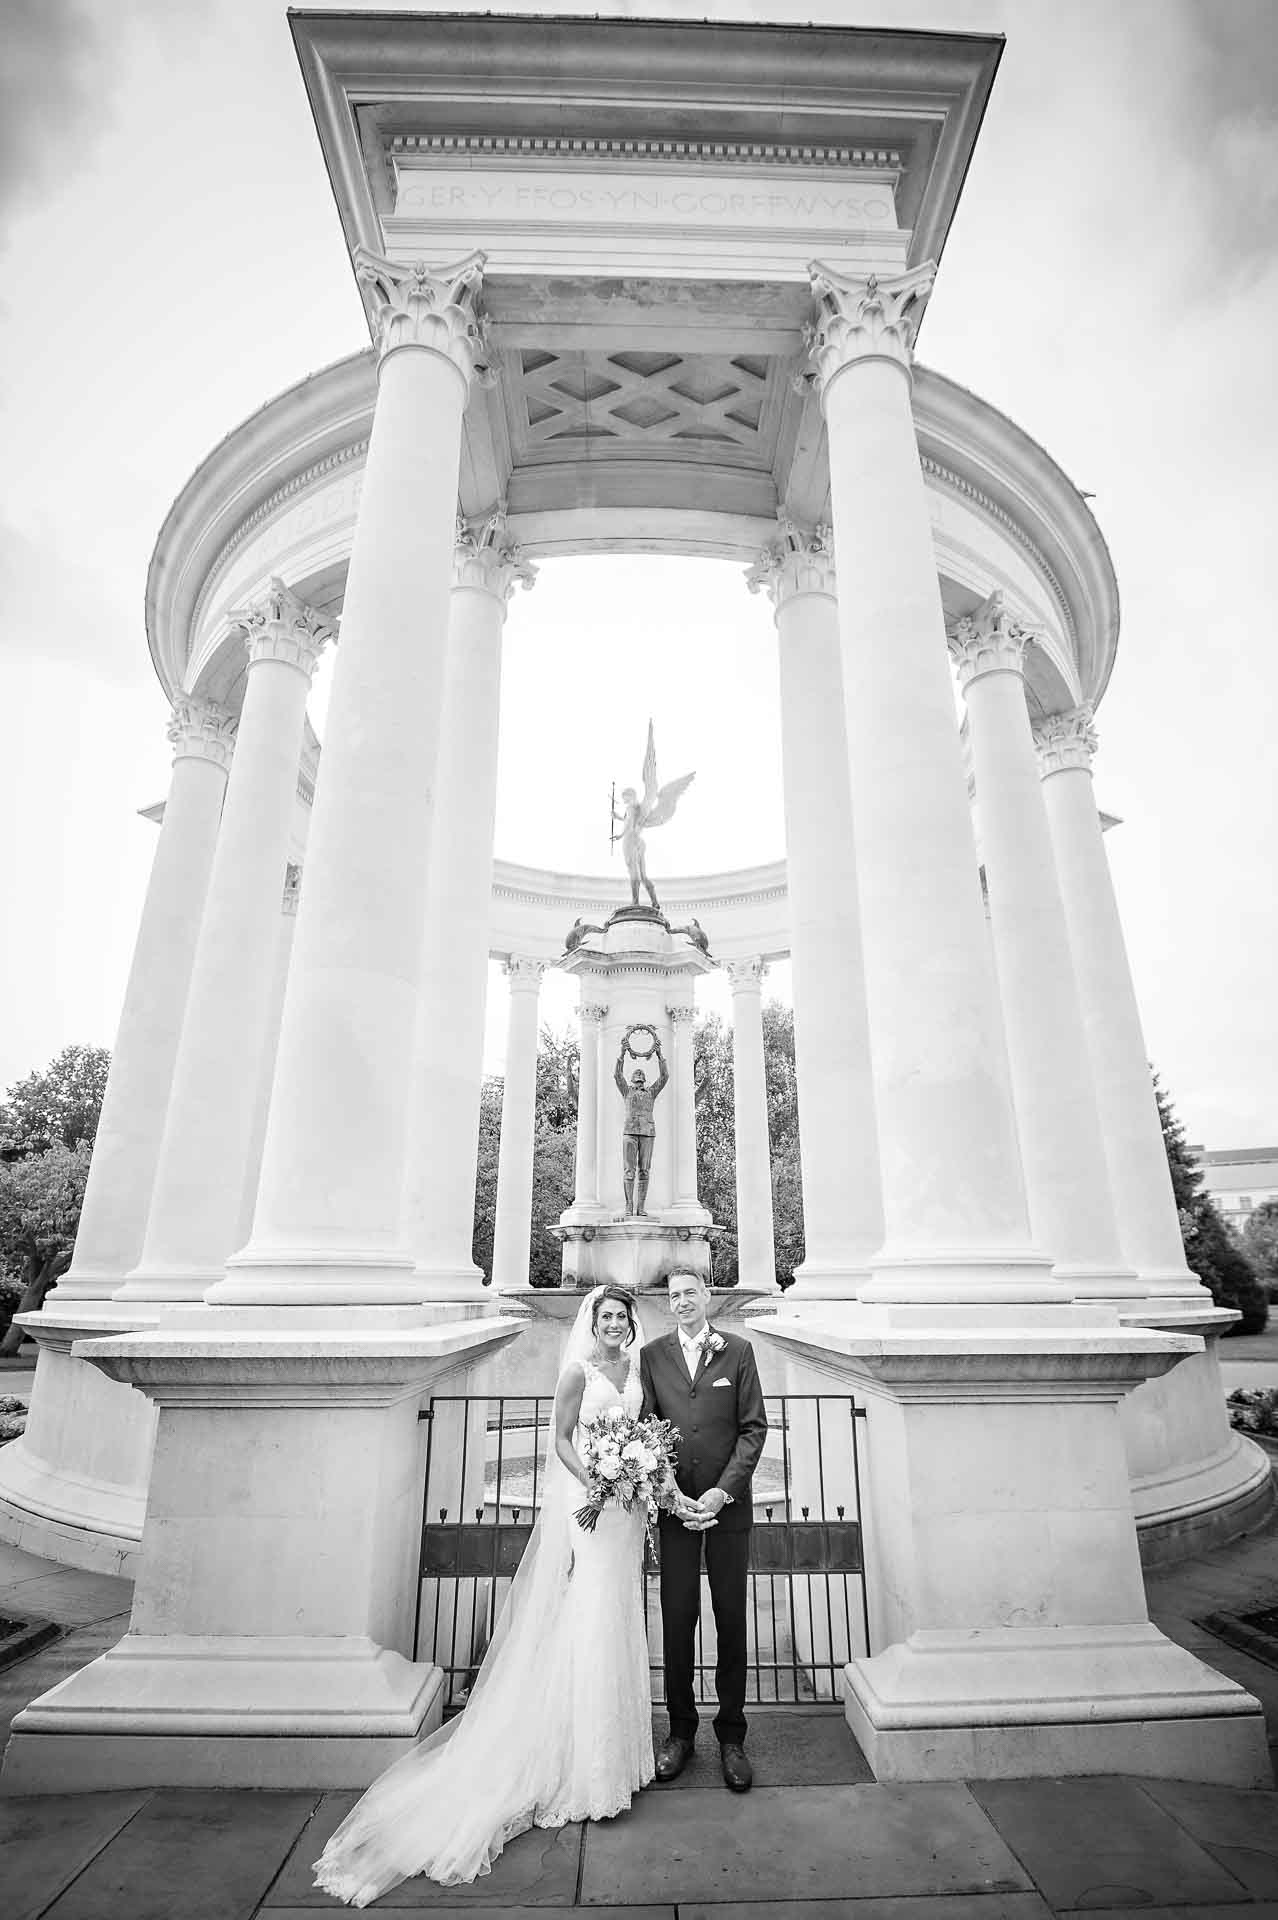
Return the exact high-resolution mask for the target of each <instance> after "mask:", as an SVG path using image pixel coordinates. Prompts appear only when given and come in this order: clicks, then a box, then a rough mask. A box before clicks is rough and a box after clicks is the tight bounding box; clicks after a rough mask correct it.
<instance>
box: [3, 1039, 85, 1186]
mask: <svg viewBox="0 0 1278 1920" xmlns="http://www.w3.org/2000/svg"><path fill="white" fill-rule="evenodd" d="M110 1065H111V1055H110V1052H109V1051H108V1049H107V1048H106V1047H82V1046H72V1047H63V1049H62V1051H61V1053H60V1054H58V1055H57V1057H56V1059H53V1060H51V1061H50V1062H49V1064H48V1066H47V1067H46V1068H45V1070H44V1072H43V1073H29V1074H28V1075H27V1077H26V1079H25V1080H19V1081H17V1082H16V1083H15V1085H13V1086H11V1087H10V1088H9V1091H8V1093H7V1095H6V1096H5V1100H4V1103H3V1104H2V1105H0V1160H22V1159H25V1158H26V1157H27V1156H28V1155H29V1154H33V1153H47V1152H48V1150H49V1148H50V1147H52V1146H63V1147H66V1148H68V1149H71V1148H74V1147H78V1146H79V1145H80V1143H81V1141H87V1142H88V1144H89V1145H90V1146H92V1144H93V1139H94V1136H95V1135H96V1133H97V1130H98V1116H99V1115H100V1113H101V1112H102V1096H103V1094H104V1093H105V1092H106V1081H107V1069H108V1068H109V1067H110Z"/></svg>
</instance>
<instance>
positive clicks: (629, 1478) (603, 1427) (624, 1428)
mask: <svg viewBox="0 0 1278 1920" xmlns="http://www.w3.org/2000/svg"><path fill="white" fill-rule="evenodd" d="M678 1438H679V1430H678V1428H677V1427H673V1426H671V1424H670V1422H669V1421H668V1420H633V1419H632V1418H631V1417H630V1415H629V1414H628V1413H623V1412H622V1410H621V1408H620V1407H610V1408H609V1409H608V1411H607V1412H606V1413H597V1414H595V1415H594V1416H593V1417H592V1418H591V1419H589V1420H583V1421H582V1423H581V1426H580V1427H579V1428H578V1432H577V1452H578V1454H579V1455H580V1457H581V1463H582V1465H583V1466H584V1467H585V1469H586V1472H587V1474H588V1475H589V1476H590V1482H589V1492H590V1498H589V1500H588V1501H587V1502H586V1505H585V1506H584V1507H578V1509H577V1515H576V1518H577V1525H578V1526H579V1527H583V1528H584V1529H585V1531H586V1532H587V1533H593V1532H594V1530H595V1526H596V1524H597V1522H598V1519H599V1516H600V1514H601V1513H602V1512H603V1510H604V1508H605V1507H606V1506H609V1505H612V1506H618V1507H621V1508H622V1509H623V1511H624V1512H626V1513H630V1512H631V1511H632V1509H633V1508H634V1507H635V1506H636V1505H639V1504H642V1506H643V1507H644V1509H645V1512H646V1514H647V1518H648V1524H649V1526H651V1525H652V1522H653V1521H654V1520H655V1519H656V1517H657V1512H658V1509H659V1508H661V1507H664V1506H668V1505H669V1504H670V1501H671V1499H672V1498H673V1495H674V1491H675V1474H674V1461H675V1442H676V1441H677V1440H678Z"/></svg>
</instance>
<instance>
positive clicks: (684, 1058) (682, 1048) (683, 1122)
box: [666, 1006, 771, 1221]
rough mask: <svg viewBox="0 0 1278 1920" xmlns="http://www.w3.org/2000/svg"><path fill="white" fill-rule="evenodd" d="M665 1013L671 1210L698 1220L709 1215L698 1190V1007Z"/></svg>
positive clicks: (678, 1008)
mask: <svg viewBox="0 0 1278 1920" xmlns="http://www.w3.org/2000/svg"><path fill="white" fill-rule="evenodd" d="M666 1013H667V1014H668V1016H669V1019H670V1025H671V1032H672V1035H673V1052H674V1059H673V1061H672V1062H671V1067H670V1081H671V1096H672V1099H671V1104H672V1106H673V1109H674V1112H673V1115H672V1118H673V1122H674V1195H673V1205H672V1208H671V1211H672V1212H676V1213H680V1214H683V1215H684V1216H686V1217H688V1218H691V1219H695V1220H698V1221H702V1220H708V1219H709V1218H710V1215H709V1213H708V1212H707V1211H706V1209H705V1207H703V1206H702V1204H701V1199H700V1196H699V1194H698V1192H697V1081H696V1072H695V1063H694V1059H693V1028H694V1025H695V1022H696V1018H697V1009H696V1007H695V1006H692V1007H667V1008H666ZM770 1193H771V1189H769V1195H770ZM769 1219H771V1215H769Z"/></svg>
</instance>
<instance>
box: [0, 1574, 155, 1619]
mask: <svg viewBox="0 0 1278 1920" xmlns="http://www.w3.org/2000/svg"><path fill="white" fill-rule="evenodd" d="M39 1565H40V1566H41V1567H42V1568H43V1572H41V1573H39V1574H37V1575H35V1576H34V1577H33V1578H30V1579H24V1580H18V1581H15V1582H14V1584H13V1585H12V1586H6V1587H5V1589H4V1611H5V1612H6V1613H16V1614H18V1615H19V1616H20V1617H21V1618H22V1619H24V1620H56V1621H57V1622H58V1623H59V1625H60V1626H68V1627H84V1626H88V1625H90V1624H91V1623H92V1622H93V1621H95V1620H109V1619H111V1618H112V1617H113V1616H114V1615H115V1614H121V1613H122V1614H127V1613H128V1611H129V1608H130V1607H131V1606H132V1605H133V1583H132V1581H130V1580H121V1579H119V1577H118V1576H117V1575H115V1574H113V1573H82V1572H81V1571H80V1570H79V1568H77V1567H63V1568H58V1569H54V1570H52V1571H51V1570H50V1566H49V1562H48V1561H47V1560H42V1561H40V1562H39ZM124 1625H125V1626H127V1625H128V1621H127V1620H126V1621H125V1622H124Z"/></svg>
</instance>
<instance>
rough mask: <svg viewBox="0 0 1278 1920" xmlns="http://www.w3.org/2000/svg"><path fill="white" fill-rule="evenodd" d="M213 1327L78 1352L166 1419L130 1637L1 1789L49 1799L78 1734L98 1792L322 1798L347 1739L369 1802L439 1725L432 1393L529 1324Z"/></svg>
mask: <svg viewBox="0 0 1278 1920" xmlns="http://www.w3.org/2000/svg"><path fill="white" fill-rule="evenodd" d="M216 1327H217V1321H216V1318H215V1319H214V1320H212V1321H211V1322H210V1324H209V1325H208V1326H207V1327H206V1328H205V1329H204V1330H202V1331H201V1330H197V1329H191V1330H188V1331H183V1332H174V1333H163V1332H161V1333H146V1334H135V1335H131V1336H126V1337H123V1338H105V1339H100V1340H91V1341H85V1342H82V1343H80V1344H79V1346H78V1348H77V1350H76V1357H77V1358H78V1359H80V1360H82V1361H87V1362H90V1363H91V1364H93V1365H94V1366H96V1367H98V1368H100V1369H101V1371H102V1372H103V1373H104V1374H105V1375H106V1376H107V1377H108V1378H109V1379H113V1380H119V1381H127V1382H129V1383H131V1384H132V1385H133V1386H135V1387H137V1388H138V1389H140V1391H141V1392H142V1393H144V1394H145V1395H146V1396H147V1397H148V1398H149V1399H150V1400H152V1401H153V1402H154V1403H155V1405H156V1408H157V1413H158V1424H157V1430H156V1444H155V1462H154V1467H153V1471H152V1476H151V1488H150V1498H149V1501H148V1505H147V1514H146V1524H145V1529H144V1533H143V1543H142V1556H141V1563H140V1566H139V1570H138V1579H137V1585H136V1588H135V1591H134V1600H133V1611H132V1617H131V1620H130V1626H129V1631H128V1633H127V1634H126V1636H125V1638H124V1639H123V1640H122V1641H121V1642H120V1643H119V1645H118V1646H116V1647H114V1648H112V1649H111V1650H110V1651H109V1652H108V1653H106V1654H104V1655H102V1656H101V1657H100V1658H99V1659H97V1660H95V1661H93V1662H92V1663H91V1664H90V1665H89V1666H87V1667H85V1668H83V1669H82V1670H81V1671H80V1672H78V1673H76V1674H73V1675H72V1676H71V1677H70V1678H69V1679H67V1680H65V1681H63V1682H61V1683H60V1684H59V1685H58V1686H56V1687H54V1688H52V1689H51V1690H50V1692H48V1693H47V1694H45V1695H43V1696H42V1697H41V1698H39V1699H38V1700H35V1701H33V1702H32V1703H31V1705H30V1706H28V1707H26V1708H25V1709H24V1710H23V1712H22V1714H20V1715H19V1716H18V1719H17V1720H16V1721H15V1723H14V1738H13V1740H12V1742H11V1744H10V1746H9V1748H8V1750H7V1753H6V1759H5V1767H4V1774H3V1783H4V1787H5V1789H6V1791H8V1792H35V1791H41V1790H48V1789H49V1787H50V1785H51V1783H52V1782H53V1781H55V1780H57V1779H58V1778H59V1777H60V1773H59V1767H60V1763H59V1752H60V1748H59V1744H58V1743H59V1742H60V1741H61V1740H64V1739H67V1738H69V1737H75V1738H76V1740H77V1745H76V1747H75V1749H74V1750H73V1756H72V1757H73V1761H74V1768H75V1772H76V1776H77V1778H78V1779H79V1781H80V1782H81V1784H83V1785H86V1786H90V1785H92V1786H97V1787H105V1786H108V1785H109V1786H112V1787H118V1786H125V1785H162V1784H165V1783H166V1782H167V1781H168V1780H169V1779H170V1778H171V1777H172V1775H173V1773H174V1772H175V1771H176V1772H177V1773H178V1774H179V1777H181V1778H183V1779H185V1780H188V1781H192V1780H201V1781H202V1782H203V1783H205V1784H216V1785H220V1786H255V1785H259V1784H262V1783H263V1779H264V1778H267V1779H269V1780H270V1781H271V1784H275V1785H279V1784H285V1781H283V1780H281V1779H280V1773H279V1769H280V1759H279V1756H280V1754H281V1753H284V1754H286V1755H287V1756H288V1770H287V1780H286V1783H287V1784H289V1785H293V1786H300V1785H306V1784H314V1783H316V1782H318V1781H324V1780H328V1781H329V1783H330V1784H331V1779H330V1778H329V1775H328V1773H327V1772H326V1769H327V1768H328V1765H329V1762H328V1761H326V1760H325V1759H324V1757H323V1750H324V1747H325V1744H326V1742H325V1738H324V1737H323V1736H329V1735H336V1736H339V1737H341V1738H342V1739H343V1740H346V1741H349V1742H350V1743H351V1746H350V1756H351V1771H350V1773H349V1775H348V1777H347V1778H346V1780H345V1781H344V1782H343V1784H346V1785H359V1784H361V1783H362V1782H363V1781H365V1780H367V1779H368V1778H370V1777H371V1776H372V1772H373V1771H376V1770H378V1769H379V1768H380V1767H381V1766H382V1765H385V1764H386V1762H387V1761H388V1760H389V1759H391V1758H393V1757H395V1754H396V1753H398V1752H400V1751H403V1750H404V1749H405V1746H406V1744H407V1743H409V1742H411V1741H412V1740H413V1738H415V1737H416V1736H418V1735H419V1734H420V1732H421V1730H422V1728H423V1726H424V1725H426V1724H428V1722H429V1717H430V1715H431V1714H432V1713H434V1714H436V1715H437V1714H438V1712H439V1705H440V1696H439V1675H438V1671H437V1669H434V1668H433V1667H431V1666H429V1665H426V1666H423V1665H420V1664H418V1663H417V1662H415V1660H414V1658H413V1653H414V1649H413V1645H412V1630H413V1619H414V1612H415V1589H416V1577H417V1570H416V1553H417V1546H418V1539H419V1532H420V1527H421V1491H422V1478H421V1476H422V1470H423V1441H422V1437H421V1434H422V1430H421V1428H420V1426H419V1423H418V1420H417V1409H418V1406H419V1404H420V1403H421V1401H422V1399H423V1398H424V1397H425V1396H426V1395H427V1394H428V1393H429V1391H430V1390H431V1388H432V1387H434V1386H436V1385H437V1384H438V1383H439V1382H440V1381H441V1380H444V1379H448V1380H449V1381H450V1384H455V1385H456V1386H457V1387H458V1388H460V1389H461V1390H464V1385H463V1382H464V1377H465V1375H466V1374H467V1373H469V1372H470V1371H471V1370H472V1369H473V1368H474V1367H475V1365H476V1364H477V1363H479V1362H481V1361H483V1360H485V1359H487V1358H489V1357H490V1356H491V1355H492V1354H494V1353H495V1352H497V1351H498V1350H499V1349H500V1348H501V1347H503V1346H505V1345H506V1344H507V1343H508V1342H509V1341H510V1340H511V1339H513V1338H514V1337H515V1336H516V1334H517V1332H518V1328H519V1323H518V1322H517V1321H514V1320H511V1319H509V1318H504V1319H497V1318H494V1319H486V1320H485V1319H480V1320H471V1321H468V1322H465V1323H457V1324H452V1325H442V1326H434V1327H430V1328H426V1327H421V1328H418V1329H417V1330H413V1329H411V1328H410V1329H407V1330H399V1331H387V1332H385V1333H374V1332H368V1331H366V1330H362V1329H361V1328H359V1327H352V1326H346V1327H342V1326H331V1327H329V1328H327V1329H313V1330H311V1331H310V1332H309V1333H304V1334H289V1333H274V1332H270V1331H267V1330H263V1329H259V1330H253V1329H245V1330H242V1331H228V1332H226V1333H220V1332H218V1331H217V1330H216ZM264 1736H269V1737H271V1738H272V1739H273V1741H274V1742H275V1743H276V1744H275V1756H276V1757H275V1760H274V1761H273V1762H271V1763H270V1764H271V1771H270V1772H268V1773H266V1774H265V1775H264V1771H263V1765H262V1760H263V1756H262V1752H261V1740H262V1738H263V1737H264ZM237 1742H243V1743H244V1744H243V1745H242V1746H237V1745H236V1743H237ZM175 1752H178V1753H180V1755H181V1759H180V1763H179V1764H178V1765H177V1766H176V1767H175V1763H174V1755H175ZM317 1769H318V1771H317Z"/></svg>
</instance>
